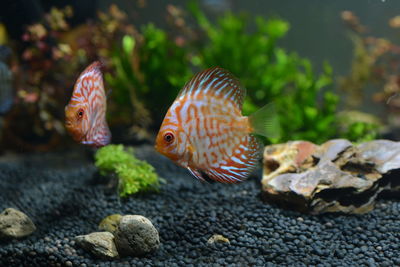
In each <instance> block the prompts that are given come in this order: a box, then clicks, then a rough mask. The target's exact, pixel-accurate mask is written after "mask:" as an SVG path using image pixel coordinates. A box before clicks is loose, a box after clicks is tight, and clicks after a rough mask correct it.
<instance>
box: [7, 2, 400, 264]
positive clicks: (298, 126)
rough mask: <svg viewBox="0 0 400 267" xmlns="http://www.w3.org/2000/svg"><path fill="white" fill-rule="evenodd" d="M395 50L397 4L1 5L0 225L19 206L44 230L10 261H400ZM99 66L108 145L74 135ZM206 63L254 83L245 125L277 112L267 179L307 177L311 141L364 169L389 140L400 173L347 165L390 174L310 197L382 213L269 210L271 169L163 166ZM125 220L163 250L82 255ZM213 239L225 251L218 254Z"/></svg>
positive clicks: (17, 246) (11, 250)
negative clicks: (232, 180) (250, 118)
mask: <svg viewBox="0 0 400 267" xmlns="http://www.w3.org/2000/svg"><path fill="white" fill-rule="evenodd" d="M399 37H400V2H398V1H395V0H356V1H346V0H338V1H318V0H301V1H297V0H296V1H295V0H291V1H290V0H267V1H250V0H248V1H239V0H197V1H150V0H147V1H146V0H126V1H123V0H120V1H106V0H90V1H89V0H88V1H86V0H85V1H78V0H57V1H56V0H42V1H35V0H32V1H26V0H23V1H22V0H21V1H4V2H2V3H1V4H0V212H1V211H3V210H5V209H6V208H10V207H12V208H16V209H18V210H20V211H22V212H24V213H26V214H27V216H29V217H30V218H31V219H32V221H33V222H34V223H35V225H36V230H35V231H34V232H33V233H32V234H31V235H29V236H26V237H25V238H20V239H18V238H17V239H11V240H10V239H3V237H2V236H1V234H0V265H1V266H3V265H4V266H44V265H49V266H97V265H98V266H114V265H118V266H120V265H132V266H210V265H212V266H285V265H287V266H309V265H323V266H332V265H335V266H355V265H362V266H364V265H365V266H367V265H368V266H397V265H400V261H399V253H398V251H399V250H400V242H399V241H400V226H399V223H398V218H399V215H400V204H399V201H398V200H399V194H398V192H399V188H400V185H399V182H397V180H396V179H397V177H398V176H399V173H400V172H399V170H400V169H399V168H398V165H396V164H397V162H398V161H397V160H396V159H397V157H398V154H396V151H399V149H400V148H399V146H398V145H399V144H398V142H397V141H400V76H399V73H400V72H399V67H400V38H399ZM96 60H100V61H101V62H102V64H103V67H102V71H103V75H104V82H105V91H106V94H107V123H108V125H109V126H110V129H111V132H112V141H111V144H110V145H108V146H105V147H103V148H99V149H98V148H93V147H88V146H84V145H82V144H80V143H78V142H76V141H74V140H73V139H72V138H71V136H70V135H69V134H68V132H67V130H66V128H65V106H66V105H67V103H68V101H69V100H70V98H71V94H72V90H73V86H74V84H75V82H76V80H77V78H78V77H79V75H80V73H81V72H82V71H83V70H84V69H85V68H86V67H87V66H89V65H90V64H91V63H92V62H94V61H96ZM212 66H220V67H223V68H226V69H228V70H229V71H231V72H232V73H233V74H234V75H235V76H236V77H238V79H239V80H240V81H241V82H242V84H243V85H244V86H245V87H246V88H247V98H246V100H245V102H244V105H243V114H244V115H249V114H251V113H253V112H255V111H256V110H257V109H259V108H260V107H262V106H264V105H265V104H267V103H270V102H273V103H275V106H276V109H277V114H278V119H279V124H280V126H279V128H280V136H279V137H276V138H269V139H268V138H264V139H263V140H262V141H263V142H264V144H265V145H266V146H269V145H278V146H279V145H281V146H280V147H281V150H278V151H277V153H276V154H275V155H274V156H276V157H277V158H278V159H279V160H281V161H282V162H279V163H282V164H281V165H279V164H276V165H274V164H272V168H275V169H276V167H277V166H278V167H279V166H283V167H284V168H283V169H285V168H286V170H284V171H287V173H285V174H289V175H291V174H293V175H295V174H297V173H296V171H297V170H295V171H294V170H293V169H291V168H292V167H293V166H289V165H290V164H288V165H287V166H286V165H285V164H286V163H287V162H285V160H287V158H288V157H289V158H290V156H293V153H292V152H293V150H292V149H293V147H295V148H296V146H297V145H299V144H300V145H299V146H301V145H304V144H305V145H304V147H306V148H309V147H312V148H315V147H314V144H317V145H320V144H324V143H325V142H327V141H330V140H332V139H337V138H340V139H342V138H343V139H348V140H349V141H351V142H352V143H353V145H354V146H352V147H351V149H349V151H350V152H348V153H341V156H343V158H346V157H347V156H348V158H349V159H353V158H352V157H353V156H354V155H355V156H354V157H356V156H359V155H357V153H353V154H351V152H352V151H353V150H352V149H354V151H358V150H357V145H363V144H371V143H372V144H374V145H376V144H378V146H379V144H380V143H379V142H378V141H376V140H377V139H387V140H388V141H385V142H386V143H385V144H386V145H385V146H383V145H382V146H381V147H379V148H380V149H382V150H383V153H380V152H381V151H382V150H378V149H377V150H376V151H377V152H376V151H375V152H376V153H377V154H379V157H377V158H378V159H380V158H381V157H382V158H385V159H388V162H389V161H390V160H391V161H390V162H389V163H392V162H394V164H393V165H391V164H388V165H390V168H387V169H385V171H384V173H383V174H382V176H379V175H377V172H375V173H374V171H375V169H373V168H372V167H371V166H370V165H368V163H367V164H366V165H363V164H364V163H365V162H361V163H362V164H361V163H360V162H359V161H357V160H358V158H356V160H355V161H354V162H350V164H349V165H346V166H345V167H347V170H346V171H348V173H353V174H354V176H355V177H356V178H358V179H359V180H360V181H361V182H360V183H361V184H362V183H363V182H365V181H367V180H368V179H375V178H376V177H378V176H379V179H380V178H382V179H380V180H379V179H378V178H376V179H377V180H376V182H375V183H373V185H372V186H371V188H372V189H371V190H366V192H362V194H361V193H360V194H359V192H358V191H357V189H354V188H345V189H344V190H342V191H340V190H338V191H335V190H334V191H333V194H326V195H323V194H318V193H317V194H315V195H316V197H317V201H321V200H322V201H325V200H326V199H328V200H329V199H330V198H333V199H335V197H336V196H337V195H340V196H343V198H344V199H345V201H344V203H340V204H343V207H344V208H348V207H350V208H349V210H351V207H364V205H365V206H368V204H369V203H371V202H370V201H372V202H375V201H376V205H375V206H374V207H373V208H372V209H373V210H369V212H368V213H365V214H352V213H351V212H349V211H343V210H341V211H340V210H334V211H333V212H335V213H329V214H319V215H315V214H310V213H304V212H303V211H301V212H300V211H295V210H294V208H295V207H292V206H289V207H285V208H282V207H281V206H278V205H275V204H276V203H270V202H267V201H266V200H265V199H264V197H262V196H263V194H265V192H264V191H263V186H264V184H263V182H262V177H263V173H262V167H261V166H262V165H261V164H260V168H258V169H257V170H255V171H254V172H253V173H252V175H251V176H250V178H249V179H248V180H247V181H245V182H243V183H239V184H235V185H226V184H220V183H212V182H210V183H201V182H199V181H198V180H196V179H195V178H194V177H192V176H191V175H190V174H189V172H188V171H187V170H185V169H184V168H181V167H179V166H177V165H176V164H174V163H173V162H172V161H171V160H169V159H168V158H166V157H164V156H162V155H160V154H159V153H157V152H156V151H155V150H154V142H155V137H156V135H157V132H158V130H159V127H160V125H161V123H162V121H163V118H164V116H165V113H166V112H167V110H168V108H169V107H170V105H171V104H172V103H173V101H174V99H175V97H176V95H177V94H178V92H179V90H180V89H181V88H182V87H183V86H184V84H185V83H186V82H187V81H189V80H190V78H191V77H192V76H193V75H194V74H195V73H197V72H199V71H201V70H204V69H206V68H209V67H212ZM301 140H303V141H304V142H297V141H301ZM291 141H294V143H291ZM370 141H372V142H371V143H368V142H370ZM392 141H393V143H391V142H392ZM308 142H312V143H314V144H312V143H308ZM374 142H376V143H374ZM337 144H338V146H339V147H340V146H343V144H345V145H347V144H348V143H347V141H344V140H339V141H337ZM391 144H393V149H391V148H392V147H391ZM326 147H328V148H329V145H328V146H326ZM367 147H368V146H367ZM371 147H374V146H371ZM346 149H347V148H346ZM396 149H397V150H396ZM297 151H300V150H297ZM336 152H337V151H336ZM358 152H359V151H358ZM307 153H308V152H307ZM299 154H301V153H299ZM288 155H289V156H288ZM303 156H304V155H303ZM345 160H346V159H345ZM345 160H344V162H346V161H345ZM316 161H317V160H315V158H312V160H310V162H307V163H306V165H307V164H309V166H308V167H307V166H306V167H305V168H313V167H314V166H316V165H313V164H317V163H316ZM264 163H265V162H264ZM385 163H386V162H384V161H382V162H381V164H385ZM265 165H266V164H265ZM310 166H311V167H310ZM365 166H367V167H366V169H363V168H364V167H365ZM263 167H264V168H265V167H266V166H263ZM269 167H271V166H269ZM300 167H301V168H302V167H303V166H300ZM300 167H299V168H300ZM360 170H361V172H360V173H357V171H360ZM371 173H372V175H371V177H372V178H370V177H368V179H367V178H365V177H366V176H367V174H371ZM374 175H376V176H374ZM368 181H369V180H368ZM365 183H366V182H365ZM385 190H387V191H385ZM391 190H392V191H391ZM339 191H340V192H339ZM338 192H339V193H340V194H337V193H338ZM381 192H383V193H387V195H384V194H380V193H381ZM324 197H325V199H324ZM375 197H376V198H375ZM339 202H340V201H339ZM360 210H362V208H360ZM346 212H348V213H349V214H343V213H346ZM113 214H121V215H128V214H137V215H142V216H145V217H147V218H148V219H150V220H151V221H152V223H153V224H154V227H155V228H156V229H157V230H158V233H159V237H160V242H161V245H160V247H158V248H157V249H156V250H155V251H153V252H152V253H149V254H146V255H144V256H143V255H142V256H137V255H135V256H133V255H130V256H125V257H119V258H118V257H115V258H101V257H98V256H96V255H95V254H93V253H92V252H93V251H90V250H88V249H87V248H83V246H81V245H79V244H78V243H77V241H76V240H77V239H76V236H79V235H86V234H89V233H92V232H96V231H100V230H101V228H100V229H99V227H98V226H99V223H100V222H101V221H102V220H103V219H104V218H106V217H107V216H109V215H113ZM2 215H4V214H3V213H2V214H0V230H1V229H2V228H1V227H2V225H4V224H2ZM216 234H217V235H222V236H223V238H224V239H222V240H224V241H222V242H215V243H212V242H209V241H210V238H211V237H213V236H214V235H216Z"/></svg>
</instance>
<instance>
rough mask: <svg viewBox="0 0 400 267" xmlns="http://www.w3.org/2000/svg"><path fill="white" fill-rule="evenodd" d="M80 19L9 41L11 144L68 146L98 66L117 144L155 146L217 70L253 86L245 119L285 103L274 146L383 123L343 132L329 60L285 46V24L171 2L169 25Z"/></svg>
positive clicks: (355, 136) (363, 131)
mask: <svg viewBox="0 0 400 267" xmlns="http://www.w3.org/2000/svg"><path fill="white" fill-rule="evenodd" d="M73 14H74V9H73V8H71V7H68V6H67V7H65V8H62V9H57V8H52V9H50V11H49V12H48V13H46V15H45V16H44V17H43V20H42V21H41V22H39V23H34V24H32V25H30V26H28V27H27V28H26V30H25V32H24V33H23V35H22V38H21V40H19V41H18V40H16V41H15V42H14V43H13V42H9V45H10V46H11V47H12V48H13V50H14V52H15V53H14V56H13V58H12V60H11V64H10V68H11V70H12V72H13V75H14V81H15V82H14V84H15V89H16V101H15V104H14V106H13V108H12V109H11V111H10V112H9V113H8V114H6V116H5V118H4V126H3V131H4V133H3V136H2V144H3V145H4V144H7V145H8V146H9V147H13V148H16V147H18V148H19V149H22V150H26V149H33V150H46V149H52V148H55V147H57V146H59V145H60V144H61V143H62V141H64V140H69V138H66V137H65V131H64V127H63V120H64V106H65V105H66V103H67V102H68V99H69V97H70V95H71V92H72V87H73V84H74V82H75V80H76V78H77V77H78V75H79V73H80V72H81V71H82V70H83V69H84V68H85V66H87V65H88V64H90V63H91V62H92V61H94V60H101V61H102V62H103V63H104V73H105V81H106V90H108V91H109V99H108V121H109V124H110V126H111V129H112V132H113V137H114V138H113V141H114V142H134V141H135V140H136V141H137V140H143V139H144V140H152V138H153V136H154V134H155V133H156V131H157V130H158V127H159V125H160V123H161V121H162V119H163V116H164V114H165V112H166V111H167V109H168V107H169V106H170V105H171V103H172V102H173V100H174V98H175V96H176V95H177V93H178V91H179V90H180V89H181V88H182V86H183V85H184V84H185V82H187V81H188V80H189V79H190V77H191V76H192V75H193V73H195V72H197V71H200V70H202V69H205V68H209V67H211V66H220V67H223V68H226V69H228V70H230V71H231V72H232V73H234V74H235V75H236V76H237V77H238V78H239V79H240V80H241V82H242V83H243V85H244V86H245V87H246V88H247V98H246V101H245V104H244V108H243V110H244V114H246V115H247V114H250V113H252V112H254V111H255V110H257V109H258V108H259V107H261V106H263V105H264V104H266V103H268V102H271V101H274V102H275V103H276V106H277V108H278V113H279V119H280V123H281V125H282V136H281V137H280V138H279V139H275V140H272V142H284V141H287V140H297V139H304V140H310V141H313V142H317V143H321V142H324V141H326V140H328V139H330V138H335V137H347V138H350V139H351V140H353V141H359V140H367V139H372V138H375V137H376V132H377V131H376V127H375V126H374V124H373V123H375V122H371V121H368V120H364V121H356V122H351V123H347V124H345V126H343V125H344V124H343V123H342V121H344V120H343V119H341V117H340V116H338V114H337V106H338V102H339V98H338V96H337V95H336V94H335V93H334V90H333V84H332V81H333V77H332V68H331V67H330V65H329V64H328V63H325V64H324V68H323V70H322V71H321V73H316V72H315V70H314V68H313V66H312V64H311V63H310V61H309V60H308V59H306V58H302V57H300V56H299V55H297V54H296V53H293V52H288V51H286V50H285V49H283V48H281V47H280V46H279V45H278V44H279V41H280V40H281V39H282V38H284V36H285V35H286V34H287V33H288V31H289V28H290V25H289V23H288V22H287V21H285V20H283V19H280V18H276V17H273V18H269V19H264V18H262V17H256V18H255V19H253V18H251V17H249V16H247V15H245V14H233V13H230V12H227V13H225V14H224V15H222V16H220V17H219V19H218V20H217V21H216V22H213V21H211V20H210V19H209V18H208V17H207V16H206V15H205V13H204V11H203V10H201V9H200V8H199V6H198V5H197V3H196V2H190V4H188V8H187V10H186V9H181V8H178V7H177V6H174V5H167V9H166V14H167V19H166V21H167V22H168V25H169V26H168V28H167V29H161V28H158V27H157V26H155V25H154V24H152V23H148V24H145V25H143V26H141V27H139V28H137V27H135V26H134V24H132V21H131V18H128V16H127V15H126V14H125V13H124V12H123V11H121V10H120V9H119V8H118V7H117V6H116V5H111V6H110V7H109V9H108V11H107V12H98V14H97V17H95V19H93V20H88V21H87V22H86V23H83V24H80V25H75V26H74V27H72V26H70V24H69V18H70V17H71V16H73ZM357 34H358V33H357ZM21 42H22V44H23V45H22V46H21ZM21 47H22V48H21ZM368 47H369V46H368ZM379 47H381V46H379ZM18 49H20V52H19V50H18ZM364 50H365V49H364ZM360 51H361V50H360ZM374 51H375V50H374ZM374 53H377V52H376V51H375V52H374ZM361 54H362V53H361ZM364 54H365V52H364ZM364 54H362V56H361V57H362V58H363V59H362V60H364V61H366V62H368V64H367V66H370V65H371V63H370V62H371V59H370V58H369V57H370V56H368V58H366V56H363V55H364ZM359 58H360V56H357V60H359ZM357 62H358V61H357ZM365 66H366V64H364V63H363V62H361V63H358V65H357V64H356V66H355V65H354V64H353V70H352V73H355V72H356V73H358V74H357V75H358V76H357V75H355V77H353V78H351V79H350V80H349V81H348V82H347V83H348V85H346V82H345V80H343V82H342V84H344V86H343V87H344V88H347V87H350V86H351V87H354V84H357V85H358V84H361V82H363V81H365V80H366V79H368V78H369V77H370V73H372V71H371V72H370V71H369V70H362V71H360V70H358V69H360V68H365ZM393 103H394V102H393ZM353 124H354V125H353Z"/></svg>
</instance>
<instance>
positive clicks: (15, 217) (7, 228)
mask: <svg viewBox="0 0 400 267" xmlns="http://www.w3.org/2000/svg"><path fill="white" fill-rule="evenodd" d="M35 230H36V226H35V224H34V223H33V222H32V221H31V219H29V217H28V216H27V215H25V213H23V212H21V211H19V210H16V209H13V208H8V209H5V210H4V211H3V212H2V213H1V214H0V239H8V238H22V237H25V236H27V235H30V234H32V233H33V232H34V231H35Z"/></svg>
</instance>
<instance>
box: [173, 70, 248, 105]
mask: <svg viewBox="0 0 400 267" xmlns="http://www.w3.org/2000/svg"><path fill="white" fill-rule="evenodd" d="M198 94H210V95H214V96H216V97H222V98H224V99H226V100H229V101H231V102H232V103H234V104H235V105H236V106H237V107H238V108H239V109H241V108H242V105H243V101H244V97H245V96H246V89H245V88H244V87H243V86H242V85H241V84H240V82H239V80H238V79H237V78H236V77H235V76H233V74H232V73H230V72H229V71H227V70H225V69H222V68H219V67H214V68H209V69H206V70H203V71H202V72H199V73H197V74H196V75H195V76H194V77H193V78H192V79H191V80H190V81H189V82H188V83H186V85H185V86H184V87H183V88H182V90H181V91H180V92H179V94H178V97H177V98H180V97H182V96H187V95H198Z"/></svg>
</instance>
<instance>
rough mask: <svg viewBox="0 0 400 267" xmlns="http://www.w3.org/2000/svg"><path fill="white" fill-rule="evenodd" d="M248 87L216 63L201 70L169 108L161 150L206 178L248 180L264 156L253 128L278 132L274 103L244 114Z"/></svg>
mask: <svg viewBox="0 0 400 267" xmlns="http://www.w3.org/2000/svg"><path fill="white" fill-rule="evenodd" d="M245 93H246V91H245V88H244V87H242V86H241V85H240V83H239V81H238V80H237V79H236V78H235V77H234V76H233V75H232V74H231V73H230V72H228V71H226V70H224V69H221V68H218V67H215V68H211V69H207V70H205V71H202V72H200V73H198V74H197V75H195V76H194V77H193V78H192V79H191V80H190V81H189V82H188V83H187V84H186V85H185V86H184V87H183V89H182V90H181V92H180V93H179V94H178V96H177V98H176V100H175V101H174V103H173V104H172V105H171V107H170V108H169V110H168V112H167V114H166V116H165V118H164V121H163V123H162V125H161V128H160V131H159V133H158V135H157V138H156V150H157V151H158V152H160V153H161V154H163V155H165V156H167V157H168V158H170V159H171V160H173V161H175V162H176V163H177V164H178V165H180V166H182V167H184V168H187V169H188V170H189V171H190V172H191V173H192V174H193V175H194V176H195V177H197V178H198V179H200V180H206V178H207V177H208V178H211V179H213V180H215V181H218V182H222V183H236V182H239V181H242V180H244V179H246V178H247V177H248V176H249V175H250V173H251V172H252V171H253V170H254V169H255V167H256V166H257V163H258V160H259V159H260V157H261V155H262V148H263V144H262V142H261V141H260V140H259V139H258V138H257V137H255V136H254V135H253V134H252V133H256V134H260V135H264V136H269V137H272V136H276V135H277V134H278V130H279V125H278V122H277V117H276V116H275V110H274V106H273V105H272V104H269V105H266V106H264V107H263V108H262V109H261V110H259V111H257V112H256V113H254V114H253V115H251V116H250V117H246V116H242V114H241V109H242V104H243V101H244V97H245Z"/></svg>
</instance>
